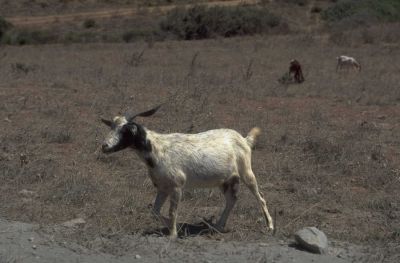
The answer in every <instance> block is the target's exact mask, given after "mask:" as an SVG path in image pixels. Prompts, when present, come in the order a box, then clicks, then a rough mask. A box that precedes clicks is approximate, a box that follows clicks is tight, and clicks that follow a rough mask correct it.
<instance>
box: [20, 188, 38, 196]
mask: <svg viewBox="0 0 400 263" xmlns="http://www.w3.org/2000/svg"><path fill="white" fill-rule="evenodd" d="M19 194H20V195H22V196H24V197H31V196H35V195H36V193H35V192H34V191H31V190H27V189H22V190H21V191H19Z"/></svg>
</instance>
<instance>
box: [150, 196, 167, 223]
mask: <svg viewBox="0 0 400 263" xmlns="http://www.w3.org/2000/svg"><path fill="white" fill-rule="evenodd" d="M167 198H168V194H167V193H165V192H161V191H158V192H157V196H156V200H155V201H154V206H153V214H154V216H155V217H156V219H158V220H160V221H161V222H162V223H163V224H164V225H165V226H166V227H169V220H168V219H167V218H165V217H163V216H162V215H161V208H162V206H163V205H164V203H165V201H167Z"/></svg>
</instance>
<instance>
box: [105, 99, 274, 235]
mask: <svg viewBox="0 0 400 263" xmlns="http://www.w3.org/2000/svg"><path fill="white" fill-rule="evenodd" d="M158 109H159V107H156V108H154V109H152V110H149V111H146V112H142V113H139V114H135V115H131V116H117V117H114V119H113V120H112V121H110V120H104V119H102V121H103V122H104V123H105V124H106V125H107V126H109V127H111V132H110V133H109V134H108V136H107V137H106V139H105V141H104V144H103V145H102V150H103V152H104V153H112V152H116V151H120V150H123V149H126V148H132V149H133V150H134V151H135V152H136V153H137V155H138V156H139V157H140V158H141V159H142V160H143V161H144V162H145V163H146V165H147V167H148V171H149V175H150V178H151V180H152V182H153V184H154V186H155V187H156V188H157V197H156V199H155V203H154V206H153V211H154V213H155V215H156V216H157V217H158V218H161V219H163V220H164V223H165V224H166V225H167V227H168V228H169V230H170V236H171V237H172V238H176V237H177V228H176V218H177V208H178V204H179V201H180V199H181V196H182V190H183V189H184V188H189V189H190V188H201V187H219V188H220V189H221V191H222V192H223V194H224V196H225V200H226V204H225V209H224V210H223V212H222V215H221V217H220V218H219V220H218V221H217V223H216V225H215V228H216V229H217V230H219V231H222V230H223V229H224V227H225V224H226V222H227V219H228V216H229V214H230V212H231V210H232V208H233V207H234V205H235V203H236V201H237V193H238V190H239V180H241V181H242V182H243V183H244V184H245V185H246V186H247V187H248V188H249V189H250V191H251V192H252V193H253V194H254V196H255V197H256V199H257V201H258V203H259V204H260V206H261V209H262V213H263V215H264V217H265V220H266V221H267V225H268V228H269V229H270V230H273V223H272V218H271V216H270V214H269V212H268V209H267V205H266V202H265V200H264V198H263V196H262V195H261V193H260V191H259V189H258V185H257V181H256V177H255V176H254V173H253V171H252V169H251V150H252V147H253V146H254V144H255V139H256V137H257V136H258V135H259V134H260V129H259V128H253V129H252V130H251V131H250V132H249V134H248V135H247V137H246V138H244V137H243V136H241V135H240V134H239V133H238V132H236V131H234V130H230V129H216V130H209V131H206V132H202V133H198V134H182V133H172V134H159V133H157V132H154V131H151V130H149V129H147V128H145V127H143V126H142V125H140V124H138V123H136V122H134V119H135V117H137V116H142V117H147V116H151V115H153V114H154V113H155V112H156V111H157V110H158ZM168 197H170V208H169V218H168V219H167V218H165V217H162V216H161V214H160V211H161V207H162V206H163V204H164V203H165V201H166V199H167V198H168Z"/></svg>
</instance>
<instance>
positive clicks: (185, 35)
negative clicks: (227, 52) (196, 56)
mask: <svg viewBox="0 0 400 263" xmlns="http://www.w3.org/2000/svg"><path fill="white" fill-rule="evenodd" d="M280 22H281V21H280V18H279V17H277V16H275V15H273V14H271V13H270V12H269V11H267V10H266V9H265V8H260V7H254V6H236V7H211V8H208V7H204V6H195V7H192V8H189V9H184V8H175V9H174V10H172V11H170V12H169V13H168V14H167V15H166V17H165V18H164V19H163V20H162V21H161V22H160V28H161V30H163V31H166V32H169V33H171V34H172V35H174V36H176V37H177V38H178V39H186V40H189V39H204V38H212V37H216V36H223V37H232V36H237V35H253V34H260V33H264V32H267V31H268V30H269V29H270V28H273V27H276V26H278V25H280Z"/></svg>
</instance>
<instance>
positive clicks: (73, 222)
mask: <svg viewBox="0 0 400 263" xmlns="http://www.w3.org/2000/svg"><path fill="white" fill-rule="evenodd" d="M85 223H86V221H85V219H83V218H75V219H72V220H69V221H66V222H64V223H62V225H63V226H65V227H76V226H78V225H83V224H85Z"/></svg>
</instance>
